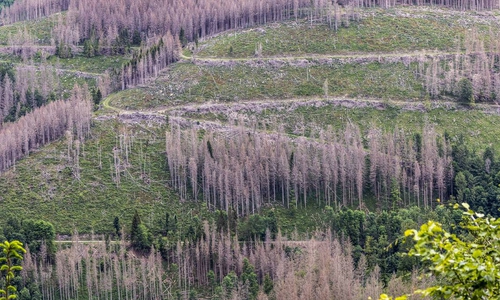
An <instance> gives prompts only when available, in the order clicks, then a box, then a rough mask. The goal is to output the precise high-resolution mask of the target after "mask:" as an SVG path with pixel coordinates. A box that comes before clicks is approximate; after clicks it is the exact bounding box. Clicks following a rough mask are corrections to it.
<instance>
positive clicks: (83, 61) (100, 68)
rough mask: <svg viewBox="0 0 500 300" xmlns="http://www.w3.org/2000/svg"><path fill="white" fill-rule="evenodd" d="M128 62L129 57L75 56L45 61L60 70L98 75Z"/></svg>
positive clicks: (55, 57) (54, 57) (53, 57)
mask: <svg viewBox="0 0 500 300" xmlns="http://www.w3.org/2000/svg"><path fill="white" fill-rule="evenodd" d="M128 60H129V57H127V56H118V55H115V56H107V55H98V56H94V57H86V56H83V55H76V56H74V57H72V58H59V57H57V56H50V57H49V58H48V59H47V62H48V63H50V64H52V65H54V66H56V67H58V68H61V69H69V70H74V71H80V72H85V73H94V74H96V75H99V74H102V73H104V72H105V71H106V70H109V69H115V68H121V66H122V65H123V63H124V62H126V61H128Z"/></svg>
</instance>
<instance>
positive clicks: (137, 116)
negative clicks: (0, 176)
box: [93, 50, 500, 127]
mask: <svg viewBox="0 0 500 300" xmlns="http://www.w3.org/2000/svg"><path fill="white" fill-rule="evenodd" d="M465 54H472V55H473V54H474V53H466V52H457V51H455V52H453V51H451V52H450V51H437V50H436V51H432V50H417V51H413V52H386V53H346V54H324V55H323V54H321V55H319V54H304V55H299V56H292V55H290V56H266V57H246V58H245V57H244V58H229V57H196V55H194V56H186V55H184V54H183V53H181V54H180V58H181V60H180V61H191V62H193V63H200V62H201V63H203V62H214V63H216V62H221V63H223V62H251V61H256V62H257V61H264V62H266V61H277V60H283V61H293V60H320V61H321V60H323V59H340V60H342V59H356V60H357V59H361V60H362V59H369V60H373V59H385V58H418V57H443V56H454V55H465ZM93 75H94V74H93ZM95 75H98V74H95ZM114 95H116V94H113V95H110V96H108V97H106V98H105V99H104V100H103V102H102V107H103V108H104V109H105V111H104V112H103V113H101V114H100V115H99V116H97V117H96V118H95V119H97V120H104V119H109V118H119V119H121V120H123V121H126V122H141V121H145V120H146V121H150V120H153V121H157V122H164V121H165V120H166V117H174V118H181V119H184V120H185V121H188V122H189V120H190V121H191V122H197V123H199V124H200V123H207V122H208V121H206V120H201V119H196V118H194V117H193V115H196V114H197V113H220V114H229V113H238V112H256V111H257V112H259V111H263V110H267V109H283V108H286V109H289V110H294V109H296V108H298V107H304V106H316V107H319V106H324V105H334V106H339V107H345V108H375V109H381V110H382V109H386V108H387V107H391V106H396V107H399V108H401V109H403V110H418V111H422V112H424V111H426V110H428V109H429V108H430V109H436V108H444V109H446V110H469V109H471V108H469V107H465V106H463V105H460V104H458V103H457V102H456V101H449V100H438V101H432V102H429V103H427V104H426V103H424V102H423V101H419V100H413V99H399V100H394V99H393V100H387V99H380V98H349V97H328V98H324V97H312V98H287V99H262V100H261V99H252V100H242V101H238V102H212V101H207V102H203V103H183V104H178V105H173V106H168V107H165V106H163V107H158V108H154V109H142V110H139V109H137V110H130V109H123V108H120V107H115V106H113V105H112V103H111V102H112V100H113V99H114ZM474 109H476V110H481V111H483V112H485V113H489V114H496V115H500V105H499V104H476V105H475V106H474ZM106 110H107V111H106ZM188 114H189V115H190V116H188V117H186V115H188ZM208 123H210V125H208V124H205V125H208V126H209V127H213V126H215V127H219V126H223V127H225V126H224V125H222V123H220V122H215V123H218V125H216V124H213V123H214V122H213V121H210V122H208ZM200 125H202V124H200Z"/></svg>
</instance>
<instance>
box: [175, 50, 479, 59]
mask: <svg viewBox="0 0 500 300" xmlns="http://www.w3.org/2000/svg"><path fill="white" fill-rule="evenodd" d="M464 54H473V53H466V52H457V51H451V52H450V51H437V50H435V51H433V50H415V51H412V52H363V53H345V54H314V53H311V54H302V55H298V56H296V55H281V56H265V57H258V56H256V57H213V56H202V57H198V56H196V55H193V56H186V55H184V54H183V53H181V54H180V58H181V59H183V60H187V61H191V62H196V61H207V62H231V61H234V62H247V61H272V60H283V61H290V60H292V61H293V60H308V59H316V60H322V59H363V58H366V59H377V58H380V59H382V58H405V57H408V58H411V57H420V56H423V57H440V56H452V55H464Z"/></svg>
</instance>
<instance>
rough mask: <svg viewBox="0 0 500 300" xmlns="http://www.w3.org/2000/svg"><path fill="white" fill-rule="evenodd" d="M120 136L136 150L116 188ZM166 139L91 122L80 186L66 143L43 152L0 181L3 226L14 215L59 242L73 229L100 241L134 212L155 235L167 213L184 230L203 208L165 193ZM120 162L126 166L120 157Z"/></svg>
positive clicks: (141, 129) (157, 132) (138, 128)
mask: <svg viewBox="0 0 500 300" xmlns="http://www.w3.org/2000/svg"><path fill="white" fill-rule="evenodd" d="M123 132H128V134H129V135H130V136H133V137H134V142H133V143H132V147H131V151H130V153H129V166H128V167H127V168H126V169H123V170H122V172H121V176H120V177H121V178H120V183H119V184H118V183H117V182H116V180H114V179H113V178H114V177H115V171H114V167H113V160H114V158H113V148H114V147H116V148H119V147H120V144H119V140H118V137H117V134H119V133H123ZM163 132H164V129H163V128H162V127H159V128H156V129H155V128H146V126H144V125H140V124H138V125H130V126H126V125H123V124H121V123H118V122H115V121H105V122H95V126H94V128H93V131H92V137H91V138H89V139H88V140H87V141H86V142H85V143H84V146H82V148H81V152H80V153H81V154H80V157H79V160H80V162H79V166H80V175H79V179H78V178H77V177H78V176H77V172H76V166H75V165H76V163H75V160H74V159H73V160H68V154H67V151H68V150H67V143H66V141H64V140H62V141H59V142H55V143H52V144H50V145H49V146H47V147H44V148H43V149H41V150H40V151H38V152H37V153H34V154H32V155H30V157H28V158H26V159H23V160H22V161H20V162H19V163H17V165H16V167H15V168H14V169H11V170H9V171H8V172H6V173H4V174H2V175H1V176H0V203H2V208H3V211H4V218H2V221H0V223H1V222H4V221H5V220H7V219H8V216H12V217H14V215H15V217H16V218H18V219H26V218H34V219H43V220H46V221H50V222H51V223H53V224H54V226H55V228H56V231H57V232H58V233H62V234H69V233H71V232H72V231H73V230H74V229H75V228H76V229H78V231H79V232H81V233H90V232H91V231H94V232H96V233H105V232H112V231H113V220H114V217H116V216H118V217H119V218H120V219H121V222H122V224H123V225H124V226H129V224H130V221H131V219H132V216H133V214H134V211H135V210H138V211H139V212H140V214H141V216H142V220H143V222H144V223H145V224H146V225H147V226H148V227H150V228H152V229H158V228H160V224H161V222H162V221H163V220H164V216H165V213H166V212H167V211H169V212H170V214H171V215H173V214H177V215H178V217H177V218H178V219H179V222H180V224H183V223H186V222H189V220H190V219H191V218H193V217H194V216H195V215H199V213H200V211H203V207H202V206H200V205H190V204H189V203H182V204H181V203H179V199H178V196H177V195H176V194H175V193H173V192H172V190H171V189H169V188H168V185H169V182H168V177H167V174H166V169H167V168H166V160H165V156H164V151H165V150H164V147H165V146H164V138H162V137H163V136H164V133H163ZM120 159H121V160H122V161H125V150H123V151H122V154H121V155H120ZM179 226H181V225H179Z"/></svg>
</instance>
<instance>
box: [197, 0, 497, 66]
mask: <svg viewBox="0 0 500 300" xmlns="http://www.w3.org/2000/svg"><path fill="white" fill-rule="evenodd" d="M362 14H363V15H365V16H364V18H363V19H361V20H360V21H359V22H351V23H350V26H348V27H347V28H345V27H341V28H340V29H339V31H338V32H335V31H333V30H332V29H330V28H329V26H328V25H327V24H314V23H313V26H311V24H310V23H309V22H308V21H307V20H301V19H299V20H297V21H290V22H284V23H276V24H270V25H267V26H262V27H260V28H251V29H247V30H243V31H235V32H228V33H224V34H221V35H219V36H217V37H215V38H211V39H207V40H206V41H203V42H201V43H200V44H199V51H198V52H197V56H198V57H252V56H254V55H255V49H256V46H257V45H258V44H259V43H261V44H262V55H264V56H276V55H277V56H282V55H285V56H286V55H292V54H293V55H297V54H299V55H300V54H312V53H314V54H345V53H353V52H356V53H359V52H401V51H406V52H408V51H415V50H424V49H425V50H455V49H456V45H457V42H458V41H460V40H462V39H463V38H464V35H465V33H466V31H467V30H468V29H469V28H470V23H471V22H474V23H475V24H477V23H478V20H481V23H484V24H481V26H482V27H484V26H486V25H494V26H498V22H497V21H496V20H495V19H494V18H491V19H486V18H484V17H482V18H481V19H479V18H477V17H476V16H475V14H474V13H462V14H459V13H457V12H454V11H450V10H442V9H432V10H431V9H425V8H417V9H416V8H397V9H388V10H381V9H369V10H364V11H363V12H362ZM485 19H486V20H487V21H484V20H485ZM283 37H293V38H283ZM231 47H232V49H233V51H232V52H231V51H230V48H231Z"/></svg>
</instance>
